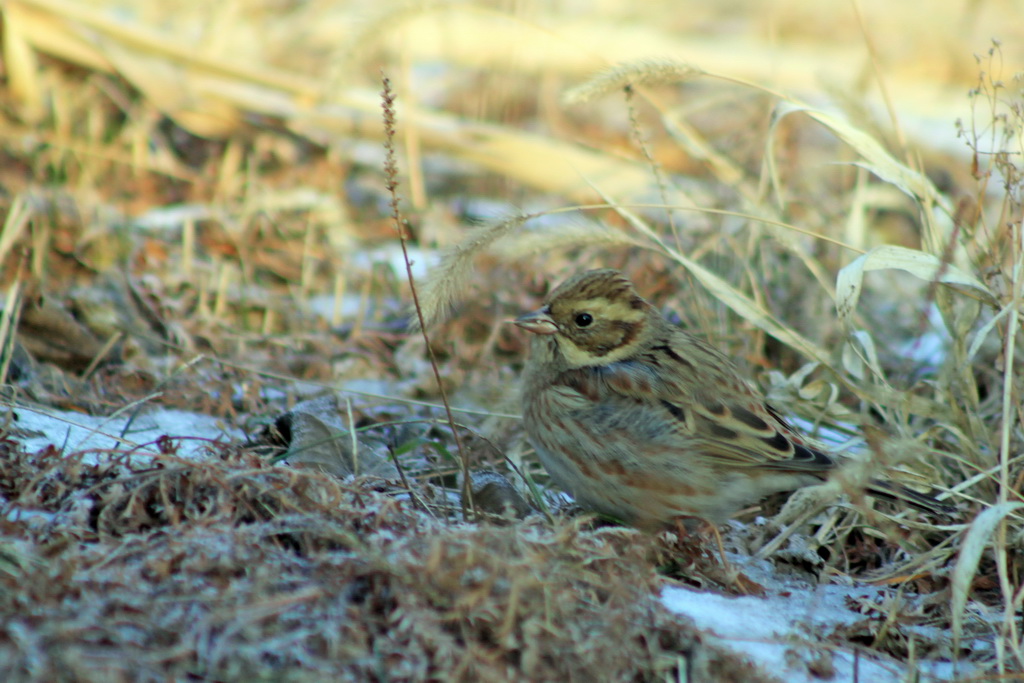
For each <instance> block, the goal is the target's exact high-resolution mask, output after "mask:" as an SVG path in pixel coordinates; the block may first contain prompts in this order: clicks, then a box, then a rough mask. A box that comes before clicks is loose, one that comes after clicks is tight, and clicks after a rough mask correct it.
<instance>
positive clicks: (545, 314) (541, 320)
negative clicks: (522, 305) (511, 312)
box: [512, 306, 558, 334]
mask: <svg viewBox="0 0 1024 683" xmlns="http://www.w3.org/2000/svg"><path fill="white" fill-rule="evenodd" d="M512 322H514V323H515V324H516V325H519V327H521V328H523V329H524V330H526V331H527V332H533V333H534V334H554V333H555V332H558V326H557V325H555V321H554V320H552V319H551V313H550V311H548V309H547V307H546V306H545V307H544V308H542V309H540V310H539V311H534V312H532V313H527V314H526V315H521V316H519V317H518V318H516V319H515V320H513V321H512Z"/></svg>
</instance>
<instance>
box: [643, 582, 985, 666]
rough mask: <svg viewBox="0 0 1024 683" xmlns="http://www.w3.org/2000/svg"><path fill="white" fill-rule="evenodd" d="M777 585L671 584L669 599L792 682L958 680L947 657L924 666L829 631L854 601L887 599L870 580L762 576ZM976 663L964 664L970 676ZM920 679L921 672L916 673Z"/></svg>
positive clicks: (848, 620) (857, 616)
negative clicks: (734, 589)
mask: <svg viewBox="0 0 1024 683" xmlns="http://www.w3.org/2000/svg"><path fill="white" fill-rule="evenodd" d="M759 579H762V580H765V581H766V583H768V584H769V585H771V588H770V591H771V592H770V594H769V595H766V596H725V595H719V594H715V593H710V592H707V591H697V590H692V589H689V588H683V587H675V586H669V587H666V588H665V589H663V590H662V592H661V600H662V602H663V603H664V604H665V606H666V607H668V608H669V609H670V610H671V611H673V612H676V613H678V614H684V615H686V616H688V617H690V618H691V619H693V621H694V623H695V625H696V626H697V628H698V629H699V630H700V632H701V633H702V635H703V636H704V637H705V638H706V639H708V640H709V641H710V642H713V643H714V644H716V645H718V646H720V647H722V648H724V649H727V650H730V651H732V652H735V653H737V654H738V655H740V656H742V657H745V658H747V659H749V661H750V662H751V663H752V664H754V666H756V667H757V668H758V669H759V670H761V671H762V672H764V674H765V675H767V676H775V677H777V678H778V679H780V680H783V681H786V682H787V683H803V682H804V681H806V682H808V683H813V682H815V681H821V680H835V681H861V682H862V683H890V682H894V681H905V680H908V676H910V677H911V680H922V681H945V680H952V679H953V678H954V677H955V675H954V670H953V668H952V666H951V665H949V664H948V663H945V662H925V661H922V662H917V666H916V669H908V667H907V666H905V665H904V664H902V663H900V662H896V661H893V660H891V659H887V658H883V657H881V656H880V655H879V654H878V653H873V652H867V651H864V650H861V651H859V652H858V651H856V650H854V649H853V648H851V647H850V646H849V645H848V644H839V643H836V642H832V641H831V640H830V639H829V636H830V635H831V634H833V633H834V632H835V631H836V630H837V629H840V628H843V627H849V626H851V625H853V624H855V623H856V622H858V621H860V620H862V619H863V618H864V615H863V614H861V613H858V612H854V611H852V610H851V609H850V608H849V605H850V604H851V603H855V602H866V601H873V600H881V599H883V597H884V595H883V591H882V590H880V589H877V588H872V587H869V586H838V585H825V586H814V587H812V586H808V585H806V584H802V583H801V584H799V585H797V584H787V583H786V582H783V581H780V580H778V579H774V580H770V579H769V577H767V576H760V577H759ZM970 668H971V667H969V666H968V667H963V666H961V667H960V671H959V674H960V675H965V674H966V673H967V671H968V670H969V669H970ZM915 674H916V675H917V676H918V678H914V675H915Z"/></svg>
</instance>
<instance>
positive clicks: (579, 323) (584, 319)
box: [576, 313, 594, 327]
mask: <svg viewBox="0 0 1024 683" xmlns="http://www.w3.org/2000/svg"><path fill="white" fill-rule="evenodd" d="M592 322H594V316H592V315H590V314H589V313H577V314H576V327H586V326H587V325H589V324H590V323H592Z"/></svg>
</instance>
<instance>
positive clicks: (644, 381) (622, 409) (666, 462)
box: [515, 269, 949, 530]
mask: <svg viewBox="0 0 1024 683" xmlns="http://www.w3.org/2000/svg"><path fill="white" fill-rule="evenodd" d="M515 323H516V324H517V325H519V326H520V327H522V328H523V329H525V330H527V331H529V332H532V333H533V334H534V335H536V336H535V337H534V338H533V339H532V341H531V345H530V359H529V361H528V362H527V365H526V371H525V376H524V387H523V419H524V422H525V425H526V431H527V434H528V435H529V438H530V442H531V443H532V444H533V446H534V448H535V449H536V450H537V454H538V456H539V457H540V460H541V462H542V463H543V465H544V467H545V468H546V469H547V471H548V473H549V474H550V475H551V478H552V479H554V481H555V482H556V483H557V484H558V485H559V486H561V487H562V488H563V489H565V490H566V491H568V492H569V493H571V494H572V495H573V497H575V499H576V501H577V502H578V503H579V504H580V505H582V506H584V507H586V508H590V509H592V510H594V511H596V512H599V513H601V514H604V515H607V516H610V517H613V518H615V519H618V520H620V521H623V522H626V523H628V524H632V525H634V526H638V527H641V528H646V529H652V530H653V529H658V528H662V527H665V526H670V525H671V524H672V523H674V522H676V521H677V520H678V519H679V518H680V517H699V518H703V519H705V520H708V521H710V522H713V523H721V522H723V521H724V520H726V519H728V518H729V517H731V516H733V515H735V514H736V513H737V512H738V511H740V510H741V509H742V508H744V507H746V506H748V505H750V504H752V503H755V502H757V501H758V500H760V499H761V498H763V497H764V496H767V495H769V494H772V493H776V492H780V491H790V490H793V489H797V488H800V487H802V486H808V485H811V484H817V483H821V482H822V481H823V480H824V479H825V478H826V477H827V476H828V474H829V473H830V472H831V471H832V470H834V469H835V468H836V466H837V463H836V460H835V459H834V457H833V456H831V455H828V454H827V453H825V452H823V451H822V450H820V449H819V447H817V446H813V445H811V444H810V443H809V442H808V441H807V440H805V439H804V438H802V437H801V436H800V435H799V434H798V433H797V432H796V430H795V429H794V428H793V427H792V425H790V424H789V423H788V422H787V421H786V420H785V418H783V417H782V415H780V414H779V413H778V412H777V411H776V410H775V409H773V408H772V407H771V406H770V405H768V404H767V403H766V402H765V399H764V397H763V396H762V395H761V394H760V393H759V392H758V391H756V390H755V389H754V388H753V387H751V385H749V384H748V383H747V382H746V381H744V379H743V378H742V377H741V375H740V373H739V371H738V370H737V368H736V367H735V366H734V365H733V364H732V362H730V361H729V359H728V358H727V357H726V356H725V355H723V354H722V353H721V352H719V351H718V350H717V349H715V348H713V347H711V346H710V345H708V344H707V343H705V342H704V341H701V340H700V339H697V338H696V337H693V336H691V335H689V334H687V333H686V332H683V331H682V330H680V329H678V328H676V327H675V326H673V325H672V324H671V323H669V322H668V321H667V320H665V318H664V317H662V315H661V314H660V313H659V312H658V311H657V310H656V309H655V308H654V307H653V306H652V305H651V304H649V303H648V302H647V301H645V300H644V299H642V298H641V297H640V296H639V295H638V294H637V293H636V290H635V289H634V288H633V284H632V283H631V282H630V281H629V280H628V279H627V278H626V277H624V276H623V275H622V274H621V273H619V272H618V271H616V270H610V269H609V270H591V271H588V272H585V273H581V274H579V275H576V276H574V277H572V278H570V279H569V280H567V281H566V282H564V283H563V284H562V285H560V286H559V287H557V288H556V289H555V290H554V291H552V292H551V293H550V294H549V295H548V297H547V299H546V300H545V302H544V306H543V307H542V308H541V309H540V310H538V311H534V312H533V313H528V314H526V315H524V316H522V317H520V318H518V319H517V320H516V321H515ZM868 491H869V492H870V493H873V494H877V495H880V496H883V497H886V498H890V499H897V500H900V501H904V502H906V503H909V504H911V505H913V506H915V507H918V508H922V509H924V510H928V511H931V512H948V510H949V508H947V507H946V506H944V505H942V504H941V503H939V502H938V501H936V500H934V499H932V498H930V497H928V496H925V495H922V494H919V493H917V492H914V491H911V490H909V489H905V488H903V487H901V486H898V485H895V484H891V483H887V482H880V481H878V482H872V483H871V484H870V485H869V487H868Z"/></svg>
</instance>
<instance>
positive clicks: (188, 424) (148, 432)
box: [0, 405, 243, 463]
mask: <svg viewBox="0 0 1024 683" xmlns="http://www.w3.org/2000/svg"><path fill="white" fill-rule="evenodd" d="M13 413H14V419H13V424H12V425H11V426H12V427H13V428H14V430H16V431H15V438H17V439H18V440H19V441H20V442H21V443H22V444H23V446H24V448H25V450H26V451H28V452H29V453H35V452H36V451H39V450H42V449H43V448H46V447H47V446H49V445H53V446H55V447H56V448H59V449H61V450H62V451H63V452H64V453H74V452H76V451H82V450H89V451H92V452H91V453H89V454H88V455H87V456H86V459H85V461H86V462H92V463H94V462H96V461H97V459H98V458H99V456H100V455H101V454H102V453H104V452H106V451H109V450H112V449H118V450H120V451H124V450H125V449H126V448H137V449H138V450H137V452H138V454H140V455H157V454H159V453H160V451H159V449H158V447H157V444H156V443H155V441H156V440H157V439H159V438H160V437H161V436H170V437H184V438H180V439H175V445H176V446H177V450H176V455H178V456H179V457H183V458H196V457H200V456H202V455H203V454H204V453H205V452H206V446H207V445H208V443H209V442H210V441H214V440H217V439H220V440H232V439H240V438H242V436H243V435H242V434H241V432H239V431H238V430H232V429H227V428H225V427H224V426H223V425H222V424H220V422H219V421H218V420H217V419H216V418H213V417H210V416H209V415H199V414H197V413H190V412H186V411H183V410H168V409H166V408H161V409H158V410H151V411H147V410H145V409H144V410H143V411H141V412H140V414H138V415H136V416H135V417H134V419H131V423H130V424H129V419H130V418H131V413H125V414H122V415H118V416H114V417H93V416H91V415H84V414H82V413H73V412H68V411H63V410H57V409H55V408H41V407H30V406H24V405H20V406H18V407H16V408H14V410H13ZM0 418H3V413H0Z"/></svg>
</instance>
